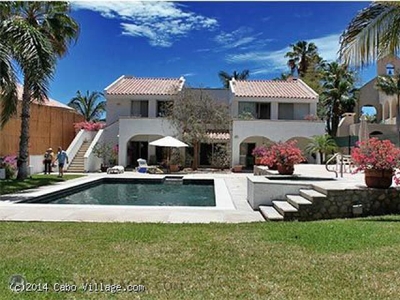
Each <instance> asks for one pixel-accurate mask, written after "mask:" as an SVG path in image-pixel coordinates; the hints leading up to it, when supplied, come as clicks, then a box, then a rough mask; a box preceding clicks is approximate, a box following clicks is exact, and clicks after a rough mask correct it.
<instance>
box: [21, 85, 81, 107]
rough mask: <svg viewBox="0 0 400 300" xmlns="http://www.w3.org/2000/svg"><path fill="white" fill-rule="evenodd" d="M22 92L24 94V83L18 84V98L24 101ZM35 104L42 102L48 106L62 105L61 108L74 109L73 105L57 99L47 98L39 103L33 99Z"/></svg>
mask: <svg viewBox="0 0 400 300" xmlns="http://www.w3.org/2000/svg"><path fill="white" fill-rule="evenodd" d="M22 94H23V87H22V85H20V84H18V85H17V96H18V100H20V101H22ZM32 102H33V103H35V104H40V105H46V106H51V107H60V108H65V109H69V110H74V109H73V108H72V107H69V106H68V105H66V104H64V103H61V102H59V101H57V100H54V99H51V98H47V99H45V100H44V101H43V102H41V103H39V102H38V101H37V100H33V101H32Z"/></svg>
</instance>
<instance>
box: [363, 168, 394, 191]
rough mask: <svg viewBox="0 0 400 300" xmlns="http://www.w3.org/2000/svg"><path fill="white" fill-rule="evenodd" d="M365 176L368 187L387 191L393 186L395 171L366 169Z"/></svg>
mask: <svg viewBox="0 0 400 300" xmlns="http://www.w3.org/2000/svg"><path fill="white" fill-rule="evenodd" d="M364 174H365V184H366V185H367V187H370V188H376V189H387V188H389V187H390V186H391V185H392V178H393V170H379V169H366V170H365V172H364Z"/></svg>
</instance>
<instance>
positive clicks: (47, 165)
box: [44, 148, 54, 174]
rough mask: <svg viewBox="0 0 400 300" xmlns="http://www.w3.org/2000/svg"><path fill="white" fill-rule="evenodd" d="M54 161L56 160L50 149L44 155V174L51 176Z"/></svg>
mask: <svg viewBox="0 0 400 300" xmlns="http://www.w3.org/2000/svg"><path fill="white" fill-rule="evenodd" d="M53 159H54V153H53V149H52V148H49V149H47V151H46V153H45V154H44V174H51V165H52V163H53Z"/></svg>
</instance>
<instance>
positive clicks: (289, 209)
mask: <svg viewBox="0 0 400 300" xmlns="http://www.w3.org/2000/svg"><path fill="white" fill-rule="evenodd" d="M272 204H273V205H274V208H275V209H276V210H277V211H278V212H279V213H280V214H281V215H282V216H283V217H284V219H292V218H294V217H296V216H297V212H298V209H297V208H296V207H294V206H292V205H290V204H289V203H288V202H287V201H282V200H274V201H272Z"/></svg>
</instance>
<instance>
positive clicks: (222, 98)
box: [104, 76, 325, 166]
mask: <svg viewBox="0 0 400 300" xmlns="http://www.w3.org/2000/svg"><path fill="white" fill-rule="evenodd" d="M184 83H185V80H184V78H182V77H181V78H168V79H166V78H136V77H128V76H122V77H120V78H119V79H117V80H116V81H115V82H113V83H112V84H111V85H110V86H108V87H107V88H106V89H105V92H104V94H105V97H106V99H107V126H106V129H105V133H104V139H105V140H106V141H107V142H111V143H113V144H118V145H119V155H118V157H119V164H120V165H123V166H135V165H136V160H137V159H138V158H145V159H147V160H148V161H150V162H153V163H154V162H158V161H160V159H161V155H162V154H161V152H160V151H161V149H159V148H158V147H153V146H149V142H151V141H153V140H156V139H158V138H161V137H163V136H167V135H172V136H174V135H176V134H177V132H176V130H175V129H174V128H173V127H172V126H171V124H170V123H169V121H168V120H166V119H165V118H163V116H164V115H163V106H164V104H165V101H173V99H174V95H176V93H179V92H180V91H181V90H182V88H183V86H184ZM192 90H193V91H194V92H205V93H207V94H208V95H209V96H210V97H211V98H212V99H214V100H215V101H218V102H222V103H226V104H227V105H229V107H230V112H231V116H232V119H233V121H232V127H231V128H227V131H226V132H211V131H210V133H209V140H210V141H209V143H203V144H202V145H201V147H200V148H201V149H200V165H207V164H208V154H209V153H210V152H211V151H212V149H213V146H212V144H213V143H230V147H231V153H232V165H235V164H243V165H246V166H251V165H252V164H253V160H252V156H251V152H252V150H253V149H254V147H256V146H257V145H261V144H263V143H264V144H268V143H271V142H272V141H274V142H276V141H286V140H289V139H297V140H298V141H299V144H300V146H302V147H303V148H304V147H305V145H306V144H307V143H308V142H309V141H310V138H311V137H312V136H314V135H319V134H323V133H324V132H325V125H324V123H323V122H320V121H317V122H314V121H308V120H306V117H307V116H308V115H315V114H316V107H317V102H318V94H316V93H315V92H314V91H313V90H312V89H311V88H310V87H308V86H307V85H306V84H305V83H304V82H303V81H301V80H300V79H290V80H288V81H273V80H248V81H235V80H232V81H231V82H230V89H209V88H205V89H199V88H194V89H192ZM244 115H245V116H246V118H245V119H244Z"/></svg>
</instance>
